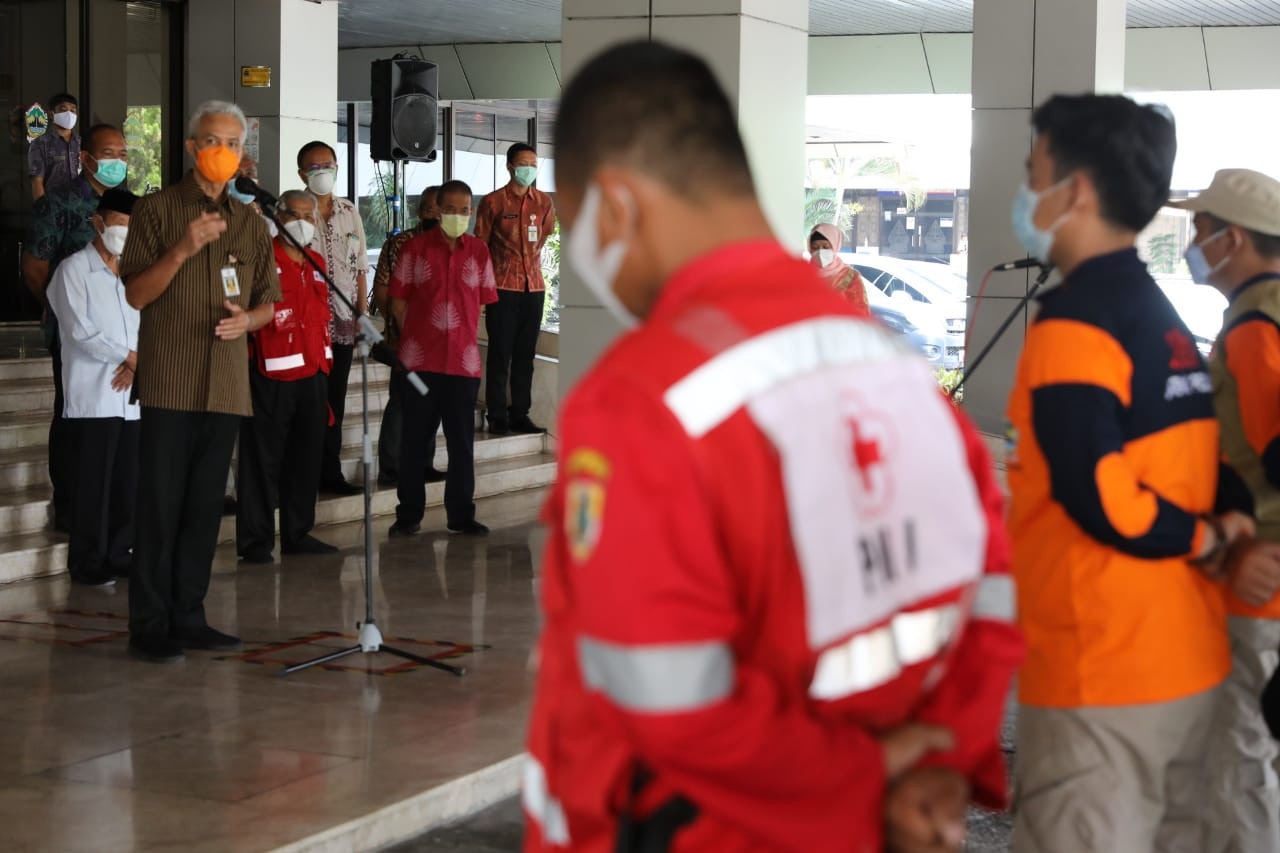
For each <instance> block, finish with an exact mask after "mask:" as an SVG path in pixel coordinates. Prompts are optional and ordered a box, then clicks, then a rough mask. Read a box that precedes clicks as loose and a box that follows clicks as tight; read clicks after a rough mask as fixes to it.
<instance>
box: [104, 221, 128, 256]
mask: <svg viewBox="0 0 1280 853" xmlns="http://www.w3.org/2000/svg"><path fill="white" fill-rule="evenodd" d="M128 237H129V226H128V225H108V226H107V227H106V228H104V229H103V230H102V245H103V246H104V247H105V248H106V250H107V251H108V252H110V253H111V254H113V255H115V256H116V257H117V258H118V257H120V256H121V255H122V254H124V241H125V240H126V239H127V238H128Z"/></svg>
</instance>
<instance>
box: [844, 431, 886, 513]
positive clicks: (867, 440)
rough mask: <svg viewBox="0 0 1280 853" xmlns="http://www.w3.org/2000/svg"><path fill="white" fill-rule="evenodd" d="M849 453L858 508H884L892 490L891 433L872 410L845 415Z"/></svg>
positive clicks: (874, 509)
mask: <svg viewBox="0 0 1280 853" xmlns="http://www.w3.org/2000/svg"><path fill="white" fill-rule="evenodd" d="M846 423H847V424H848V429H849V433H848V442H849V443H848V453H849V465H850V468H851V470H850V472H849V474H850V479H851V482H850V485H852V486H853V487H854V493H855V499H856V500H857V504H858V506H859V507H860V508H861V510H862V511H863V512H865V513H867V514H868V515H876V514H878V513H880V512H882V511H883V510H885V509H886V508H887V507H888V505H889V503H890V501H891V499H892V493H893V480H892V469H891V466H890V464H889V457H890V456H891V455H892V454H891V452H892V446H893V436H892V433H891V432H890V430H889V427H888V425H887V424H886V423H885V422H884V421H883V420H882V419H881V418H880V417H879V416H878V415H877V414H876V413H875V412H863V413H860V414H859V415H858V416H857V417H848V416H847V420H846Z"/></svg>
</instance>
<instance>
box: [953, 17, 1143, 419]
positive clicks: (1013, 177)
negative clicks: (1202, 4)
mask: <svg viewBox="0 0 1280 853" xmlns="http://www.w3.org/2000/svg"><path fill="white" fill-rule="evenodd" d="M1124 47H1125V0H974V11H973V154H972V157H973V161H972V164H973V165H972V171H971V175H970V181H969V186H970V187H971V189H970V190H969V199H970V217H969V296H970V308H969V313H970V318H971V319H970V322H971V325H972V327H973V328H972V331H971V334H970V343H969V351H968V353H967V354H966V358H968V359H969V360H970V361H972V359H973V358H974V357H976V356H977V354H978V352H979V351H981V349H982V348H983V347H984V346H986V343H987V341H989V340H990V339H991V336H992V334H993V333H994V332H995V329H996V327H997V326H999V324H1000V323H1001V322H1003V321H1004V319H1005V317H1007V316H1008V314H1009V312H1010V311H1012V310H1013V309H1014V307H1015V306H1016V305H1017V300H1018V299H1019V298H1021V297H1023V296H1025V295H1026V292H1027V288H1028V287H1029V286H1030V283H1031V281H1032V280H1033V279H1034V277H1035V271H1032V272H1030V273H1026V272H1009V273H996V274H995V275H994V276H992V278H991V282H990V284H989V285H988V286H987V292H986V297H985V299H984V300H983V302H982V304H981V306H980V307H979V308H978V314H977V318H976V321H974V320H973V311H974V304H973V299H972V297H974V296H976V295H977V291H978V286H979V284H980V283H981V282H982V278H983V276H984V275H985V274H986V271H987V270H989V269H990V268H991V267H992V266H994V265H995V264H997V263H1001V262H1003V261H1010V260H1015V259H1018V258H1021V257H1025V255H1026V253H1025V252H1024V251H1023V250H1022V248H1021V247H1020V246H1019V245H1018V241H1017V240H1016V239H1015V238H1014V236H1013V230H1012V227H1011V225H1010V205H1011V204H1012V202H1013V196H1014V193H1015V192H1016V191H1017V188H1018V185H1019V184H1020V183H1021V182H1022V180H1023V177H1024V176H1025V174H1026V170H1025V165H1024V164H1025V162H1026V158H1027V155H1028V154H1029V153H1030V151H1031V143H1032V136H1033V134H1032V130H1031V114H1032V112H1033V111H1034V109H1035V107H1036V106H1037V105H1039V104H1041V103H1043V102H1044V101H1045V100H1047V99H1048V98H1049V97H1050V96H1051V95H1053V94H1055V93H1065V94H1078V93H1081V92H1120V91H1123V88H1124ZM1034 310H1035V309H1034V305H1033V306H1032V308H1031V309H1030V311H1034ZM1029 316H1030V312H1029V311H1028V312H1023V314H1022V315H1021V317H1020V318H1019V319H1018V320H1015V321H1014V323H1013V325H1012V326H1011V327H1010V329H1009V331H1008V332H1007V333H1005V336H1004V337H1003V338H1002V339H1001V340H1000V342H999V343H998V344H996V347H995V349H994V350H992V352H991V355H989V356H988V357H987V360H986V361H985V362H983V364H982V367H981V368H980V369H979V370H978V372H977V373H976V374H975V375H974V377H973V380H972V381H971V382H969V383H968V384H967V385H966V387H965V392H964V407H965V409H966V411H968V413H969V414H970V415H971V416H972V417H973V418H974V419H975V420H976V421H977V422H978V425H979V426H980V427H982V429H983V430H985V431H987V432H991V433H997V434H999V433H1001V432H1003V425H1004V411H1005V404H1006V402H1007V401H1008V397H1009V391H1010V389H1011V388H1012V387H1013V374H1014V369H1015V368H1016V366H1017V360H1018V354H1019V352H1021V350H1022V342H1023V339H1024V337H1025V332H1026V323H1027V319H1028V317H1029Z"/></svg>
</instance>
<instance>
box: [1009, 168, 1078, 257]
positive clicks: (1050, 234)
mask: <svg viewBox="0 0 1280 853" xmlns="http://www.w3.org/2000/svg"><path fill="white" fill-rule="evenodd" d="M1066 182H1067V179H1066V178H1064V179H1063V180H1061V181H1058V183H1056V184H1054V185H1053V186H1051V187H1049V189H1047V190H1045V191H1044V192H1040V193H1038V192H1036V191H1035V190H1033V189H1031V187H1029V186H1028V185H1027V184H1026V182H1025V181H1024V182H1023V184H1022V186H1020V187H1018V194H1017V195H1016V196H1014V198H1013V233H1014V234H1015V235H1016V236H1017V238H1018V243H1020V244H1021V245H1022V248H1023V249H1025V250H1026V252H1027V254H1028V255H1030V256H1031V257H1033V258H1035V259H1036V260H1037V261H1039V262H1040V263H1042V264H1047V263H1050V258H1049V255H1050V253H1051V252H1052V251H1053V238H1054V235H1055V234H1057V232H1058V229H1059V228H1061V227H1062V223H1063V221H1064V220H1066V218H1067V214H1065V213H1064V214H1063V215H1062V216H1060V217H1058V221H1057V222H1055V223H1053V225H1051V226H1049V228H1048V229H1047V230H1046V229H1042V228H1038V227H1037V226H1036V210H1037V209H1039V207H1040V202H1041V200H1043V199H1044V197H1045V196H1047V195H1049V193H1052V192H1054V191H1056V190H1057V189H1058V188H1059V187H1061V186H1062V185H1063V184H1065V183H1066Z"/></svg>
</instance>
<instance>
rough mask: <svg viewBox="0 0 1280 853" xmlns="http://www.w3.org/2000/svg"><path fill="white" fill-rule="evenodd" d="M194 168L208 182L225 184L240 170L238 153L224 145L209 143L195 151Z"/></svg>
mask: <svg viewBox="0 0 1280 853" xmlns="http://www.w3.org/2000/svg"><path fill="white" fill-rule="evenodd" d="M196 168H197V169H199V170H200V174H202V175H204V177H205V180H207V181H209V182H210V183H214V184H225V183H226V182H227V181H229V180H231V179H232V178H234V177H235V174H236V172H238V171H240V155H239V154H237V153H235V152H234V151H232V150H231V149H230V148H228V147H227V146H225V145H211V146H209V147H208V148H201V149H200V150H199V151H197V152H196Z"/></svg>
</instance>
